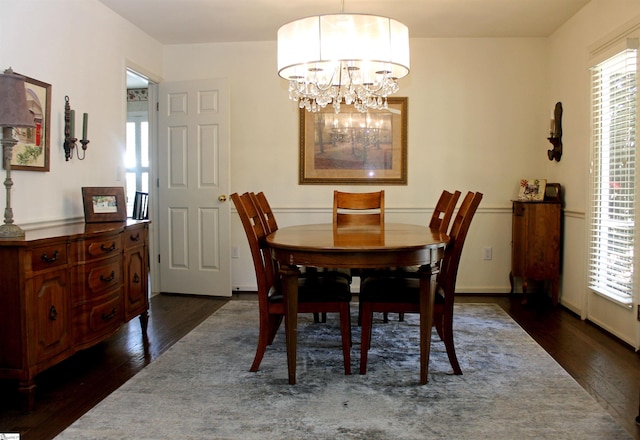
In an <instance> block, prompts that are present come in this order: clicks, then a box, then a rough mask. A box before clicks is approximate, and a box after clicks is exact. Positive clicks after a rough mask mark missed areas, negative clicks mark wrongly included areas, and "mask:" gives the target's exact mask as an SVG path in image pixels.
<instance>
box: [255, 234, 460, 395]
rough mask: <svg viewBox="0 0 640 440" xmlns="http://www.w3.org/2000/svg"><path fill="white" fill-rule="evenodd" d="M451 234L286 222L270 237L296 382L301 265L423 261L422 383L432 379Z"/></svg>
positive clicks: (292, 381) (372, 265)
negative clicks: (439, 285) (441, 278)
mask: <svg viewBox="0 0 640 440" xmlns="http://www.w3.org/2000/svg"><path fill="white" fill-rule="evenodd" d="M448 242H449V237H448V236H447V235H446V234H445V233H442V232H440V231H438V230H436V229H431V228H429V227H428V226H424V225H414V224H405V223H386V222H385V223H383V224H382V225H358V226H340V227H336V226H335V225H334V224H332V223H324V224H309V225H297V226H288V227H283V228H280V229H278V230H276V231H275V232H273V233H271V234H269V235H268V236H267V244H268V246H269V248H270V249H271V254H272V257H273V258H274V259H275V260H276V261H277V262H278V265H279V267H280V276H281V282H282V291H283V300H284V304H285V312H284V322H285V338H286V349H287V368H288V378H289V383H290V384H295V383H296V357H297V334H298V277H299V276H300V269H299V266H310V267H321V268H329V269H331V268H349V269H380V268H390V267H406V266H419V267H420V269H419V271H418V274H419V276H420V383H421V384H426V383H427V380H428V379H427V375H428V367H429V354H430V348H431V330H432V325H433V306H434V298H435V288H436V286H435V283H436V275H437V273H438V268H439V265H440V262H441V261H442V258H443V257H444V250H445V247H446V245H447V244H448Z"/></svg>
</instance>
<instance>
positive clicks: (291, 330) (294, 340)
mask: <svg viewBox="0 0 640 440" xmlns="http://www.w3.org/2000/svg"><path fill="white" fill-rule="evenodd" d="M280 274H281V275H282V295H283V300H284V329H285V336H286V341H287V368H288V370H289V383H290V384H291V385H295V383H296V357H297V356H296V353H297V344H298V277H299V276H300V270H299V269H298V267H297V266H294V265H283V266H282V267H281V269H280Z"/></svg>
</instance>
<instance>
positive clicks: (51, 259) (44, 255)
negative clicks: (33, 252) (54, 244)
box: [40, 251, 59, 263]
mask: <svg viewBox="0 0 640 440" xmlns="http://www.w3.org/2000/svg"><path fill="white" fill-rule="evenodd" d="M58 255H59V253H58V251H55V252H54V253H53V257H47V253H46V252H43V253H42V255H40V259H41V260H42V261H44V262H45V263H53V262H54V261H56V260H57V259H58Z"/></svg>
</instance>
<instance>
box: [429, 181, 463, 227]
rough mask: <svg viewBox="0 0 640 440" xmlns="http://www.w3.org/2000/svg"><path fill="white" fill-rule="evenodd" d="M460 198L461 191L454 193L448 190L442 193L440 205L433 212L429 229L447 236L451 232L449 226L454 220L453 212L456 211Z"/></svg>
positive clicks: (437, 204) (439, 200)
mask: <svg viewBox="0 0 640 440" xmlns="http://www.w3.org/2000/svg"><path fill="white" fill-rule="evenodd" d="M459 198H460V191H454V192H453V193H450V192H449V191H447V190H444V191H442V194H440V198H439V199H438V203H436V207H435V209H434V210H433V215H432V216H431V221H430V222H429V227H430V228H433V229H437V230H438V231H440V232H444V233H445V234H446V233H447V231H448V230H449V224H450V223H451V219H452V218H453V212H454V211H455V209H456V204H457V203H458V199H459Z"/></svg>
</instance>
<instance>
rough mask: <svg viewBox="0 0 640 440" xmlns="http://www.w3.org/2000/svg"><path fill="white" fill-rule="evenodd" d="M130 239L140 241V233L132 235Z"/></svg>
mask: <svg viewBox="0 0 640 440" xmlns="http://www.w3.org/2000/svg"><path fill="white" fill-rule="evenodd" d="M129 240H131V241H140V233H137V234H136V235H135V236H133V235H130V236H129Z"/></svg>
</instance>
